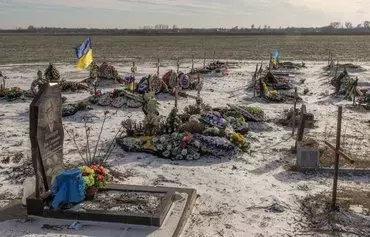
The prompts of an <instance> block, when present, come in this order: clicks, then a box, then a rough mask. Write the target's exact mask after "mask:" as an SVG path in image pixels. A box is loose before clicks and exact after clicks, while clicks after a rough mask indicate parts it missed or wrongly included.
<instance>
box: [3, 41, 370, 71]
mask: <svg viewBox="0 0 370 237" xmlns="http://www.w3.org/2000/svg"><path fill="white" fill-rule="evenodd" d="M84 39H85V37H84V36H21V35H13V36H5V35H0V65H2V64H8V63H36V62H49V61H51V62H54V63H57V62H63V63H71V64H72V63H74V62H75V55H74V50H73V48H74V47H75V46H76V45H77V44H78V43H79V42H82V41H83V40H84ZM92 44H93V48H94V55H95V57H96V60H97V61H98V62H103V61H111V62H114V63H120V62H125V61H127V60H130V58H135V59H136V60H137V61H154V60H155V59H156V58H157V57H160V58H161V59H162V60H173V59H175V58H177V57H180V58H188V59H190V58H191V57H192V56H193V55H194V56H195V58H196V59H203V57H204V53H207V58H209V59H211V58H212V56H213V51H214V50H215V51H216V58H221V59H227V58H229V59H236V60H257V61H260V60H263V59H265V60H267V59H268V58H269V54H270V52H273V51H274V50H275V49H279V50H280V54H281V55H280V58H281V59H282V60H295V61H308V60H310V61H320V60H321V61H324V60H327V58H328V53H329V50H331V51H332V52H333V54H334V59H335V60H340V61H341V62H343V61H369V60H370V54H369V51H368V50H369V48H370V36H94V37H92Z"/></svg>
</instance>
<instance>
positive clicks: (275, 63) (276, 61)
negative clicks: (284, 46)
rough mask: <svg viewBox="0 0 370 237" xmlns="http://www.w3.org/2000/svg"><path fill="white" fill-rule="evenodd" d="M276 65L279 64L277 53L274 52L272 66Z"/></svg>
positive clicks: (276, 51)
mask: <svg viewBox="0 0 370 237" xmlns="http://www.w3.org/2000/svg"><path fill="white" fill-rule="evenodd" d="M278 63H279V51H278V50H275V55H274V65H277V64H278Z"/></svg>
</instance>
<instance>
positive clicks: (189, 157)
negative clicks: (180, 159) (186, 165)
mask: <svg viewBox="0 0 370 237" xmlns="http://www.w3.org/2000/svg"><path fill="white" fill-rule="evenodd" d="M193 159H194V157H193V156H192V155H187V156H186V160H193Z"/></svg>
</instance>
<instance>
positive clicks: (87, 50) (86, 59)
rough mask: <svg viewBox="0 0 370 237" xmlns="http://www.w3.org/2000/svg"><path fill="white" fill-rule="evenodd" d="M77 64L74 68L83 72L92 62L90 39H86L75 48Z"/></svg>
mask: <svg viewBox="0 0 370 237" xmlns="http://www.w3.org/2000/svg"><path fill="white" fill-rule="evenodd" d="M75 50H76V56H77V59H78V61H77V63H76V67H77V68H78V69H79V70H84V69H86V68H87V67H88V66H90V64H91V63H92V61H93V54H92V46H91V38H90V37H89V38H87V39H86V40H85V41H84V42H83V43H82V44H80V45H78V46H77V47H76V48H75Z"/></svg>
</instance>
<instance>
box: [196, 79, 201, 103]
mask: <svg viewBox="0 0 370 237" xmlns="http://www.w3.org/2000/svg"><path fill="white" fill-rule="evenodd" d="M200 83H201V82H200V75H199V74H198V88H197V89H198V90H197V102H198V101H200V91H201V90H202V88H201V84H200ZM198 103H199V102H198Z"/></svg>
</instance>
